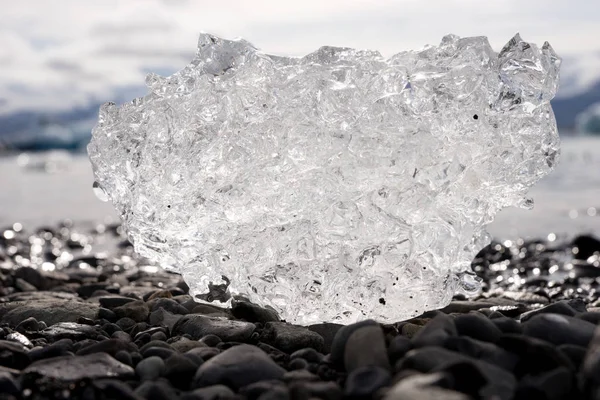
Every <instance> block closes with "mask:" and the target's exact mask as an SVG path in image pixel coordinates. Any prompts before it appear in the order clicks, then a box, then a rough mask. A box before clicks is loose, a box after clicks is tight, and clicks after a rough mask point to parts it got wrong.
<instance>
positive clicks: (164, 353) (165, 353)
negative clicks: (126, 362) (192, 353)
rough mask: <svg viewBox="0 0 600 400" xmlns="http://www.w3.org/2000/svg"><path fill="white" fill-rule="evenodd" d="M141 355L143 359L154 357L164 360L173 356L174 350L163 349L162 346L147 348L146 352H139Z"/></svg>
mask: <svg viewBox="0 0 600 400" xmlns="http://www.w3.org/2000/svg"><path fill="white" fill-rule="evenodd" d="M141 353H142V356H144V358H148V357H152V356H156V357H160V358H162V359H163V360H166V359H167V358H169V357H171V356H172V355H173V354H175V350H173V349H168V348H164V347H162V346H161V347H149V348H147V349H146V350H144V351H141Z"/></svg>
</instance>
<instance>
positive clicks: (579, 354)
mask: <svg viewBox="0 0 600 400" xmlns="http://www.w3.org/2000/svg"><path fill="white" fill-rule="evenodd" d="M557 349H558V351H560V352H561V353H562V354H564V355H565V356H567V357H568V358H569V360H571V363H572V364H573V366H574V367H575V369H576V370H579V369H580V367H581V365H582V364H583V360H584V359H585V354H586V351H587V349H586V348H585V347H582V346H577V345H574V344H562V345H560V346H558V347H557Z"/></svg>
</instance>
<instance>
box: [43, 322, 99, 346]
mask: <svg viewBox="0 0 600 400" xmlns="http://www.w3.org/2000/svg"><path fill="white" fill-rule="evenodd" d="M40 334H41V335H42V336H43V337H45V338H46V339H47V340H49V341H51V342H55V341H57V340H60V339H73V340H81V339H85V338H90V339H95V338H96V337H97V336H98V334H99V331H98V328H97V327H95V326H90V325H84V324H78V323H76V322H59V323H57V324H54V325H52V326H50V327H48V328H46V329H44V330H43V331H41V332H40Z"/></svg>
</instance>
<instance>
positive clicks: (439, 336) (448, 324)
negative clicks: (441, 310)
mask: <svg viewBox="0 0 600 400" xmlns="http://www.w3.org/2000/svg"><path fill="white" fill-rule="evenodd" d="M456 335H458V332H457V330H456V325H455V324H454V321H453V320H452V318H451V317H449V316H447V315H444V314H440V315H438V316H437V317H435V318H433V319H432V320H431V321H429V323H428V324H426V325H425V326H424V327H423V329H421V330H419V332H418V333H417V334H416V335H415V336H414V337H413V338H412V345H413V347H425V346H443V345H444V342H445V341H446V339H447V338H449V337H452V336H456Z"/></svg>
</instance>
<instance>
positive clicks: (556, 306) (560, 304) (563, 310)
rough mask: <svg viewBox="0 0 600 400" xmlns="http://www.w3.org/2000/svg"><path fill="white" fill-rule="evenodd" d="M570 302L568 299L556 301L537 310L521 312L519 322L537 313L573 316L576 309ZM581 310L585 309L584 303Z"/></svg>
mask: <svg viewBox="0 0 600 400" xmlns="http://www.w3.org/2000/svg"><path fill="white" fill-rule="evenodd" d="M571 303H573V302H572V301H568V300H562V301H557V302H556V303H552V304H549V305H547V306H544V307H542V308H539V309H537V310H532V311H528V312H526V313H523V314H521V318H520V320H521V322H526V321H528V320H529V319H531V318H532V317H534V316H536V315H539V314H560V315H566V316H568V317H574V316H575V315H576V314H577V313H578V311H577V310H575V308H573V306H572V305H571ZM583 311H585V305H584V306H583Z"/></svg>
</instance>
